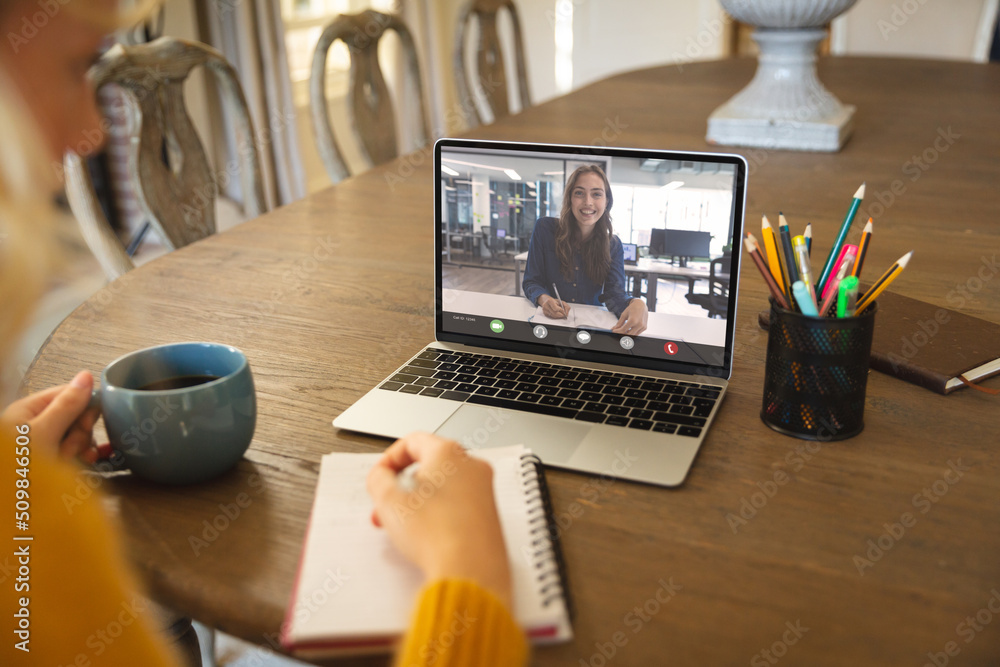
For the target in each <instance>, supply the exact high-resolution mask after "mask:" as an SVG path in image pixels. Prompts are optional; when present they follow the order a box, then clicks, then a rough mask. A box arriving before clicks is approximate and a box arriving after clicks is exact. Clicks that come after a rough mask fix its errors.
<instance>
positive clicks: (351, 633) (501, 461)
mask: <svg viewBox="0 0 1000 667" xmlns="http://www.w3.org/2000/svg"><path fill="white" fill-rule="evenodd" d="M470 453H471V454H473V455H475V456H479V457H481V458H483V459H486V460H487V461H489V462H490V463H491V465H492V466H493V469H494V477H493V480H494V490H495V493H496V502H497V509H498V512H499V515H500V523H501V527H502V529H503V534H504V540H505V542H506V545H507V552H508V557H509V559H510V563H511V575H512V582H513V597H514V616H515V618H516V619H517V620H518V622H519V623H520V624H521V626H522V627H523V628H525V630H526V631H528V632H531V631H532V630H537V629H540V628H554V629H555V630H554V635H553V636H551V637H549V638H548V640H559V639H563V638H568V637H570V636H571V630H570V627H569V621H568V616H567V613H566V608H565V605H564V603H563V600H562V599H561V598H560V599H558V600H556V601H554V602H551V603H550V604H549V606H548V607H545V606H543V604H542V595H541V593H540V585H539V584H538V582H537V576H538V570H537V569H536V568H535V567H534V565H533V563H532V562H531V561H530V558H531V557H532V556H531V554H533V553H534V549H533V548H532V547H531V542H532V541H533V539H534V538H535V537H537V535H535V536H532V535H531V534H530V530H531V527H532V526H529V524H528V512H529V498H528V496H526V495H525V485H524V481H523V480H522V461H521V458H522V456H524V455H526V454H527V449H526V448H525V447H524V446H522V445H515V446H512V447H503V448H495V449H483V450H477V451H474V452H470ZM380 456H381V455H380V454H354V453H332V454H327V455H326V456H324V457H323V462H322V466H321V469H320V476H319V482H318V484H317V488H316V500H315V502H314V505H313V514H312V518H311V520H310V525H309V533H308V536H307V539H306V544H305V551H304V554H303V560H302V563H301V565H300V572H299V582H298V586H297V592H296V596H295V599H294V603H293V604H294V606H293V608H292V610H291V611H290V619H291V628H290V630H289V632H288V633H287V640H288V641H289V642H290V643H292V644H298V643H311V642H331V643H336V642H338V641H352V640H353V641H356V640H364V639H365V638H372V639H375V638H384V637H394V636H396V635H399V634H401V633H402V632H404V631H405V629H406V628H407V627H408V625H409V621H410V616H411V614H412V611H413V606H414V604H415V602H416V595H417V593H418V591H419V589H420V587H421V586H422V585H423V583H424V579H423V575H422V573H421V572H420V571H419V570H418V569H417V567H416V566H414V565H412V564H411V563H410V562H409V561H407V560H406V559H405V558H404V557H403V556H402V555H401V554H400V553H399V552H398V551H397V550H396V549H395V547H394V546H393V545H392V543H391V542H390V541H389V537H388V535H387V534H386V533H385V531H383V530H381V529H380V528H376V527H375V526H374V525H373V524H372V523H371V513H372V508H373V506H372V501H371V499H370V498H369V496H368V492H367V490H366V488H365V479H366V477H367V474H368V471H369V469H370V468H371V466H372V465H374V464H375V462H376V461H377V460H378V458H379V457H380ZM418 511H419V510H418ZM532 516H535V514H534V513H533V514H532ZM537 525H539V524H538V523H536V524H534V526H537ZM543 570H554V564H552V567H545V568H543ZM551 580H552V579H551V578H550V579H547V580H546V581H547V582H548V581H551Z"/></svg>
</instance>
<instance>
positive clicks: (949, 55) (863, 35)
mask: <svg viewBox="0 0 1000 667" xmlns="http://www.w3.org/2000/svg"><path fill="white" fill-rule="evenodd" d="M996 8H997V2H996V0H985V1H984V0H860V2H858V4H857V5H855V6H854V8H852V9H851V10H850V11H849V12H848V13H847V14H846V15H845V16H844V20H843V22H842V23H841V25H840V26H838V27H842V28H843V31H844V32H843V35H842V36H841V39H842V42H841V45H840V46H842V48H837V49H836V50H837V52H839V53H844V54H850V55H880V56H909V57H917V58H942V59H952V60H971V59H974V56H975V59H977V60H983V59H985V55H986V52H987V51H988V48H989V39H990V38H992V36H993V32H992V28H993V20H994V18H995V16H996ZM981 29H982V33H983V34H982V35H980V34H978V33H979V31H980V30H981ZM977 37H978V38H979V44H978V45H977ZM977 46H979V53H975V51H976V47H977Z"/></svg>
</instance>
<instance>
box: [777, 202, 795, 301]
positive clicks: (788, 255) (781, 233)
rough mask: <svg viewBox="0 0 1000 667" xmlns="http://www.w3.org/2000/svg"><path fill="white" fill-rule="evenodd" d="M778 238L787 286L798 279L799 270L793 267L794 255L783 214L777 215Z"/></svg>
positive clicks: (789, 233)
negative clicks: (785, 271) (786, 275)
mask: <svg viewBox="0 0 1000 667" xmlns="http://www.w3.org/2000/svg"><path fill="white" fill-rule="evenodd" d="M778 218H779V220H780V222H779V223H778V237H779V238H780V239H781V253H782V254H781V258H782V259H783V260H785V268H787V269H788V284H789V285H791V284H792V283H794V282H795V281H796V280H798V279H799V270H798V268H796V266H795V253H794V252H793V251H792V233H791V232H790V231H788V222H786V221H785V215H784V214H783V213H779V214H778Z"/></svg>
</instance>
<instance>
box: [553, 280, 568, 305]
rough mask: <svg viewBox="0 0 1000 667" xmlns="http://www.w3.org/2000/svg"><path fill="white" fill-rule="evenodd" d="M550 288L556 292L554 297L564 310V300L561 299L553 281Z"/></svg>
mask: <svg viewBox="0 0 1000 667" xmlns="http://www.w3.org/2000/svg"><path fill="white" fill-rule="evenodd" d="M552 290H553V291H554V292H555V293H556V298H557V299H559V305H560V306H561V307H562V309H563V310H566V302H565V301H563V300H562V297H561V296H559V288H558V287H556V284H555V283H552Z"/></svg>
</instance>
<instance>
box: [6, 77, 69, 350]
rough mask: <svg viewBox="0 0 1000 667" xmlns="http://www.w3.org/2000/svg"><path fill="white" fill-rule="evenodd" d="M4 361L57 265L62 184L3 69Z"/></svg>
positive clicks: (32, 121) (41, 140) (39, 135)
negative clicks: (57, 200) (57, 195)
mask: <svg viewBox="0 0 1000 667" xmlns="http://www.w3.org/2000/svg"><path fill="white" fill-rule="evenodd" d="M0 145H3V151H0V308H2V309H3V316H2V317H0V364H3V362H4V361H5V360H6V359H7V358H8V356H9V354H10V352H11V347H12V346H13V345H14V343H15V342H16V339H17V336H18V334H19V333H20V332H21V331H22V330H23V328H24V326H25V324H27V322H28V318H29V317H30V315H31V311H32V309H33V307H34V304H35V302H36V301H37V299H38V298H39V296H40V295H41V291H42V288H43V286H44V280H45V277H46V275H48V272H49V269H50V268H51V267H52V265H53V259H54V251H53V248H54V244H53V241H52V236H53V233H52V230H53V228H54V227H55V219H56V215H57V212H56V210H55V207H54V206H53V205H52V196H53V193H54V192H55V191H56V189H57V188H58V182H57V181H56V174H55V170H54V169H52V166H51V165H50V164H48V163H47V161H46V153H45V150H44V148H42V147H43V146H45V145H46V144H45V140H44V138H43V137H42V135H41V132H40V131H39V130H38V128H37V127H36V125H35V122H34V120H33V119H32V118H31V116H30V114H29V113H28V112H27V109H25V108H24V106H23V104H22V103H21V102H20V95H19V94H18V93H17V91H15V90H13V84H11V83H10V82H9V81H8V80H7V79H6V76H5V74H4V73H3V71H2V70H0Z"/></svg>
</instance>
